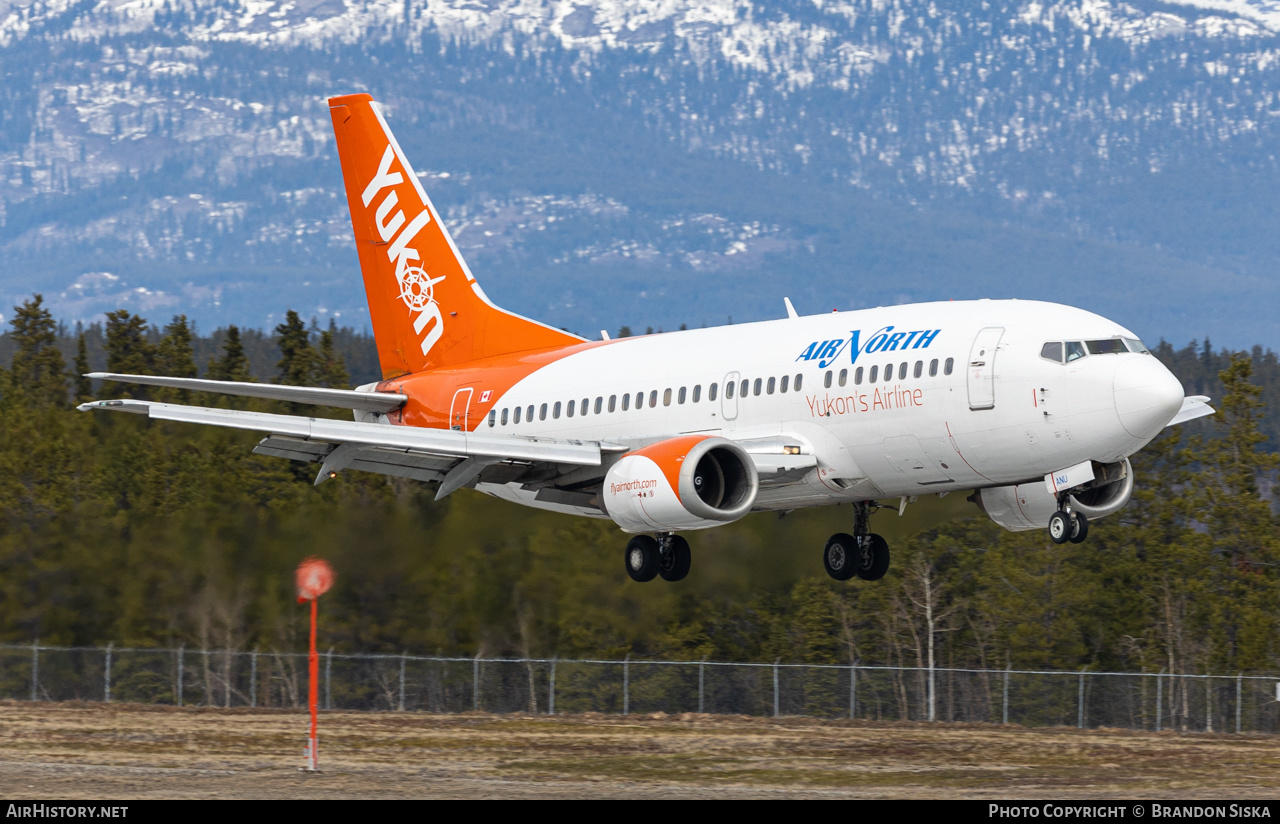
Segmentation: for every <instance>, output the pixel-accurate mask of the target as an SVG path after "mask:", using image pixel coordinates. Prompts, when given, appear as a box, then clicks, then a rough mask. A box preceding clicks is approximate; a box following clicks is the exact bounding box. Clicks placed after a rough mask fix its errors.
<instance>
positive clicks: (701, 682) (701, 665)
mask: <svg viewBox="0 0 1280 824" xmlns="http://www.w3.org/2000/svg"><path fill="white" fill-rule="evenodd" d="M706 669H707V656H705V655H704V656H702V660H701V661H699V662H698V714H699V715H701V714H702V713H703V712H704V711H705V709H704V708H705V707H706V703H705V699H706V693H707V676H706Z"/></svg>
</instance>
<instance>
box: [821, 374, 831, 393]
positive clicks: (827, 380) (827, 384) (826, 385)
mask: <svg viewBox="0 0 1280 824" xmlns="http://www.w3.org/2000/svg"><path fill="white" fill-rule="evenodd" d="M822 388H823V389H830V388H831V372H830V371H828V372H827V374H826V375H825V376H824V377H823V378H822Z"/></svg>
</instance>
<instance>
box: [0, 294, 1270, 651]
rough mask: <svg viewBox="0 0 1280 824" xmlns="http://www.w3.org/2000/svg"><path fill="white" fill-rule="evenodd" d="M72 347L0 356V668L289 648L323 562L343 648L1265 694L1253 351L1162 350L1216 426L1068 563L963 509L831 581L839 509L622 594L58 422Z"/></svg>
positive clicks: (299, 375)
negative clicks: (1203, 680)
mask: <svg viewBox="0 0 1280 824" xmlns="http://www.w3.org/2000/svg"><path fill="white" fill-rule="evenodd" d="M338 331H340V330H335V329H333V328H332V327H330V329H329V330H318V329H311V328H308V325H307V324H305V323H304V322H303V321H302V319H301V318H300V317H299V316H298V315H297V314H296V313H293V312H290V313H288V314H287V315H286V319H285V322H284V323H282V324H280V326H279V327H277V328H276V329H275V330H274V335H272V336H270V337H268V336H265V335H263V336H261V340H263V341H265V340H270V341H272V342H273V345H274V347H275V350H276V354H275V360H274V363H273V374H271V375H266V374H263V373H262V372H261V371H255V370H254V369H252V368H251V366H250V362H251V358H250V357H249V355H248V354H247V350H248V349H249V346H250V344H248V343H247V341H251V340H253V341H255V342H254V343H253V344H252V345H255V346H256V345H258V343H257V342H256V340H257V339H255V338H253V336H252V335H250V334H249V333H238V334H232V330H231V329H227V330H224V332H223V336H222V339H221V344H220V347H219V348H218V349H217V350H216V351H213V352H212V353H210V354H208V355H207V357H201V356H198V355H197V352H198V351H200V350H199V347H198V346H197V344H196V342H197V341H198V340H199V338H197V337H196V336H195V335H194V333H193V332H192V330H191V328H190V325H189V324H187V323H186V321H185V319H183V318H181V317H178V318H174V319H173V320H172V321H171V322H170V323H169V324H168V325H166V326H165V327H163V328H161V329H157V328H155V327H152V326H149V325H148V324H147V323H146V321H145V320H143V319H142V318H139V317H137V316H134V315H130V314H129V313H127V312H123V311H122V312H113V313H111V314H110V315H108V317H107V320H106V322H105V323H104V324H103V326H102V332H101V341H102V346H103V354H104V360H105V362H104V364H103V365H104V367H105V368H106V369H109V370H111V371H120V372H139V373H147V372H151V373H155V374H170V375H194V374H198V373H199V374H204V375H206V376H212V377H224V378H229V379H243V378H245V377H246V376H249V377H254V378H257V379H267V378H268V377H270V378H271V379H274V380H277V381H280V382H285V383H299V384H302V383H306V384H311V385H328V386H347V385H349V380H348V375H347V367H346V364H345V362H344V358H343V356H342V354H341V351H340V349H341V347H340V346H339V343H338V341H339V338H338V335H337V332H338ZM237 332H238V330H237ZM255 334H260V333H255ZM68 337H69V335H68V334H67V333H66V331H65V330H63V331H62V332H60V331H59V327H58V325H57V323H56V322H55V320H54V318H53V317H52V316H51V314H50V313H49V311H48V309H47V308H46V307H45V306H44V305H43V302H42V301H41V299H40V297H39V296H36V297H35V298H33V299H32V300H30V301H28V302H26V303H25V304H24V305H23V306H21V307H17V308H16V309H15V313H14V315H13V317H12V320H11V323H10V326H9V330H8V332H7V334H6V336H5V340H6V342H7V345H8V346H10V347H11V351H12V353H13V354H12V361H11V366H10V367H9V368H7V369H0V418H3V421H2V424H0V518H2V519H3V520H2V522H0V523H2V524H3V528H2V529H0V641H4V642H10V643H30V642H31V641H32V639H35V638H39V639H40V640H41V642H42V643H48V644H68V645H70V644H89V645H98V644H103V645H105V644H106V643H107V642H108V641H114V642H115V643H116V644H118V645H119V644H128V645H131V646H157V647H159V646H177V645H179V644H186V645H188V646H189V647H229V648H238V649H252V648H258V649H261V650H264V651H267V650H296V649H299V648H301V647H302V646H303V644H304V643H305V628H306V612H305V610H304V609H302V608H300V607H298V606H297V605H296V603H295V602H294V593H293V592H292V573H293V569H294V567H295V566H296V564H297V563H298V561H300V560H301V559H302V558H303V557H305V556H308V555H321V556H323V557H326V558H328V559H329V560H330V561H331V562H332V563H333V564H334V567H335V569H336V570H337V573H338V581H337V584H336V586H335V587H334V589H333V591H332V592H331V593H330V594H328V595H326V596H325V597H324V599H322V601H321V609H322V613H323V618H322V621H323V627H324V629H323V631H324V633H325V635H326V641H325V643H326V644H329V645H332V646H334V647H335V648H336V649H338V650H340V651H379V652H399V651H401V650H408V651H410V652H413V653H436V654H449V655H467V656H470V655H475V654H477V653H480V654H484V655H529V656H546V657H550V656H559V657H561V658H570V657H581V656H618V657H621V656H623V655H626V654H631V655H632V656H633V657H653V658H681V659H685V660H691V659H693V660H696V659H701V658H703V657H706V658H708V659H711V660H738V661H773V660H777V659H781V660H782V661H785V662H810V663H848V662H850V661H852V660H857V661H859V662H862V663H865V664H903V665H908V666H917V665H927V664H929V663H930V662H931V661H932V662H933V663H935V664H936V665H938V666H954V667H961V666H966V667H994V668H1003V667H1005V666H1010V665H1011V666H1013V667H1014V668H1048V669H1062V670H1076V669H1079V668H1081V667H1086V666H1087V667H1090V668H1093V669H1119V670H1147V671H1159V670H1161V669H1165V670H1168V671H1175V672H1190V673H1207V672H1217V673H1235V672H1246V673H1258V672H1271V673H1273V672H1280V648H1278V645H1277V641H1276V639H1277V638H1278V637H1280V633H1278V630H1280V626H1277V624H1278V622H1280V567H1278V563H1280V537H1278V536H1277V530H1276V526H1277V524H1276V515H1275V513H1274V511H1273V507H1272V505H1271V503H1270V501H1269V497H1270V496H1269V495H1268V494H1266V493H1267V484H1269V483H1271V482H1273V481H1274V477H1275V471H1276V469H1277V457H1276V456H1275V455H1274V453H1272V452H1268V451H1266V447H1267V446H1268V444H1267V439H1266V435H1265V434H1264V432H1263V423H1264V421H1265V420H1267V418H1266V415H1267V413H1268V409H1269V407H1271V406H1274V402H1273V401H1272V399H1273V398H1274V397H1275V396H1274V387H1275V374H1276V372H1275V370H1276V359H1275V356H1274V354H1272V353H1270V352H1265V353H1263V352H1261V351H1260V350H1255V352H1253V353H1252V354H1249V353H1236V354H1230V353H1213V352H1212V351H1211V349H1210V348H1209V346H1208V345H1207V344H1205V345H1203V346H1195V347H1189V348H1188V349H1186V350H1182V351H1176V350H1174V349H1173V348H1172V347H1170V346H1168V345H1162V346H1161V347H1159V348H1158V350H1157V355H1158V356H1159V357H1161V358H1162V359H1163V360H1165V362H1166V363H1169V364H1170V365H1171V366H1173V367H1174V368H1175V369H1176V370H1180V371H1179V374H1180V377H1181V378H1182V380H1183V382H1184V385H1185V386H1186V387H1187V390H1188V392H1194V391H1204V393H1205V394H1211V395H1213V397H1214V402H1215V406H1216V407H1217V408H1218V410H1219V412H1218V414H1217V415H1215V416H1213V417H1212V418H1210V419H1208V420H1207V421H1205V422H1202V426H1201V427H1199V431H1190V429H1189V428H1188V427H1179V428H1173V429H1171V430H1168V431H1167V432H1166V433H1165V434H1164V435H1163V436H1161V437H1160V438H1159V439H1157V440H1156V441H1155V442H1154V443H1153V444H1152V445H1151V446H1149V447H1148V448H1147V449H1145V450H1143V452H1141V453H1139V455H1137V456H1135V458H1134V467H1135V471H1136V473H1137V479H1138V488H1137V491H1136V492H1135V495H1134V500H1133V501H1132V503H1131V504H1130V505H1129V506H1128V507H1127V508H1126V509H1125V510H1123V511H1122V512H1121V513H1119V514H1117V515H1115V516H1112V517H1111V518H1107V519H1105V520H1103V521H1100V522H1098V523H1097V524H1095V525H1094V526H1093V528H1092V529H1091V531H1090V537H1089V540H1088V541H1087V542H1085V543H1083V544H1079V545H1075V544H1067V545H1064V546H1056V545H1053V544H1051V543H1049V542H1048V539H1047V537H1046V536H1045V535H1044V534H1043V532H1041V531H1036V532H1030V533H1008V532H1005V531H1003V530H1002V529H1000V528H999V527H997V526H995V525H994V524H992V523H990V522H989V521H988V520H987V519H986V518H985V517H983V516H982V515H981V514H980V513H979V512H978V511H977V509H976V508H974V507H972V505H971V504H968V503H966V502H964V500H963V496H961V495H951V496H948V497H947V498H945V499H943V500H938V499H936V498H931V499H928V500H922V501H921V502H920V503H919V504H916V505H913V506H911V507H909V508H908V510H907V516H906V517H903V518H898V517H897V516H896V515H894V514H892V513H880V514H879V515H877V516H876V517H875V518H874V519H873V528H875V530H876V531H878V532H881V533H883V534H885V535H886V537H888V538H889V540H890V543H891V545H892V547H893V553H894V564H893V567H892V568H891V570H890V572H889V574H888V576H886V578H885V579H884V580H882V581H880V582H878V583H875V584H865V583H854V584H843V583H836V582H834V581H831V580H830V579H829V578H827V577H826V575H825V574H824V573H823V571H822V566H821V562H820V551H821V547H822V545H823V542H824V541H825V539H826V537H827V536H828V535H829V534H830V533H832V532H836V531H847V530H848V529H849V525H850V522H851V521H852V511H851V509H850V508H849V507H847V506H845V507H824V508H820V509H814V510H804V511H799V512H796V513H792V514H790V515H788V516H787V517H785V518H779V517H777V516H774V515H752V516H749V517H748V518H745V519H743V520H742V521H739V522H737V523H735V524H731V525H728V526H726V527H722V528H718V529H714V530H708V531H706V532H700V533H694V534H691V535H690V536H689V537H690V539H691V543H692V544H693V546H694V559H695V560H694V572H693V574H692V575H691V576H690V578H689V579H688V580H686V581H685V582H682V583H680V584H675V585H667V584H662V583H660V582H655V583H653V584H648V585H637V584H635V583H633V582H631V581H630V580H629V579H628V578H627V577H626V575H625V573H624V571H623V565H622V558H621V555H622V547H623V546H624V543H625V536H624V535H622V533H620V532H619V531H618V530H617V529H616V528H615V527H614V526H613V525H612V524H611V523H609V522H607V521H603V522H602V521H595V520H590V519H585V518H574V517H569V516H561V515H555V514H552V513H545V512H538V511H534V510H529V509H524V508H520V507H516V506H514V505H511V504H507V503H504V502H501V501H496V500H493V499H490V498H487V497H485V496H482V495H479V494H476V493H474V492H472V491H470V490H462V491H460V492H458V493H455V494H453V495H451V496H449V497H448V498H446V499H445V500H443V501H440V502H435V501H433V500H432V498H433V495H434V487H432V486H429V485H426V484H421V483H417V482H412V481H406V480H403V479H397V478H389V477H385V476H380V475H372V474H366V473H360V472H354V471H352V472H344V473H342V474H340V475H339V476H338V478H336V479H335V480H332V481H328V482H326V483H323V484H321V485H320V486H318V487H317V486H313V484H312V482H313V480H314V474H313V473H314V471H315V467H309V466H304V465H301V464H293V463H290V462H287V461H283V460H280V459H276V458H270V457H263V456H258V455H255V454H253V452H252V449H253V446H254V445H255V444H256V443H257V441H258V439H259V437H260V436H259V435H256V434H254V433H247V432H238V431H232V430H226V429H218V428H213V427H197V426H190V425H183V424H174V423H168V422H152V421H149V420H147V419H145V418H142V417H140V416H133V415H122V414H106V413H92V414H84V413H79V412H76V411H75V410H74V409H73V408H72V406H71V404H70V403H68V399H69V398H73V399H82V398H86V397H90V396H91V394H92V393H93V392H94V389H95V388H94V387H91V386H89V385H88V384H87V383H86V382H85V381H84V380H82V379H81V378H80V377H79V375H80V374H82V373H83V372H84V371H86V364H87V363H88V362H89V359H90V355H89V353H88V352H89V350H88V343H87V342H88V339H89V335H88V331H87V330H81V334H80V335H78V336H75V337H74V338H73V340H74V342H75V346H74V349H73V350H72V354H71V357H70V358H68V357H67V355H66V349H65V343H66V340H67V338H68ZM205 340H206V341H207V340H208V339H205ZM206 351H207V350H206ZM202 360H203V361H204V362H203V363H201V361H202ZM1213 370H1217V371H1216V373H1215V372H1214V371H1213ZM1196 381H1202V383H1200V384H1197V383H1196ZM97 391H98V393H99V394H101V393H103V392H114V393H116V394H126V393H127V394H129V395H131V396H144V394H145V393H147V392H149V393H150V394H149V395H145V396H148V397H152V398H156V399H162V400H174V401H178V402H188V403H209V404H212V403H225V399H221V398H217V397H204V396H201V395H200V394H199V393H183V392H179V391H177V390H166V389H146V388H144V387H121V386H119V385H112V384H107V385H104V386H103V387H100V388H98V390H97ZM235 405H236V406H237V407H240V408H249V409H255V410H261V411H279V412H296V411H297V410H296V409H293V408H290V407H288V406H287V405H284V404H279V403H275V402H268V401H258V400H251V399H236V401H235Z"/></svg>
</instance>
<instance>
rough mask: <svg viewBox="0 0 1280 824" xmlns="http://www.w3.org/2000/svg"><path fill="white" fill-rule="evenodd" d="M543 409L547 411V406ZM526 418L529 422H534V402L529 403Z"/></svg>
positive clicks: (525, 413)
mask: <svg viewBox="0 0 1280 824" xmlns="http://www.w3.org/2000/svg"><path fill="white" fill-rule="evenodd" d="M542 409H543V411H544V412H545V411H546V409H547V408H546V407H545V406H544V407H542ZM524 419H525V421H527V422H528V423H533V404H529V408H528V409H526V410H525V412H524Z"/></svg>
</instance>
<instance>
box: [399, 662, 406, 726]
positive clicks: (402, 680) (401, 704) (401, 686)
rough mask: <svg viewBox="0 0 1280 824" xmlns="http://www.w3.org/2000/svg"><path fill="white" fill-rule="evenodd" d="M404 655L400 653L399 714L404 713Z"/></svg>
mask: <svg viewBox="0 0 1280 824" xmlns="http://www.w3.org/2000/svg"><path fill="white" fill-rule="evenodd" d="M405 654H406V653H404V652H403V651H402V652H401V653H400V712H404V662H405V658H404V657H405Z"/></svg>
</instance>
